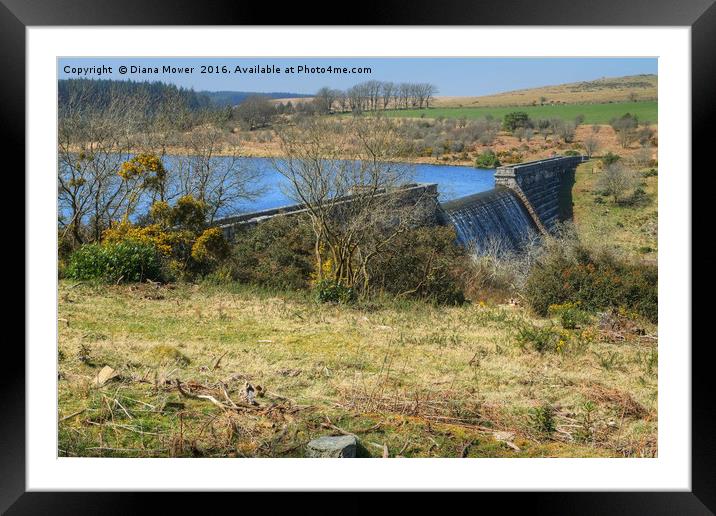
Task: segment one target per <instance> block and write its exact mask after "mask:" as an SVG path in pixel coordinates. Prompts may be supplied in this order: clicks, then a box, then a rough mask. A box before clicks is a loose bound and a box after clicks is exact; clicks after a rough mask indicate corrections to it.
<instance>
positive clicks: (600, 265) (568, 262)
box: [524, 243, 658, 322]
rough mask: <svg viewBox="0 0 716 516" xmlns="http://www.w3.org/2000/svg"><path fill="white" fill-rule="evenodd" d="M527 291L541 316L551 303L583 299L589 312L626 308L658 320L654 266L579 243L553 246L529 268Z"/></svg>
mask: <svg viewBox="0 0 716 516" xmlns="http://www.w3.org/2000/svg"><path fill="white" fill-rule="evenodd" d="M524 291H525V297H526V299H527V301H528V302H529V304H530V306H531V307H532V309H533V310H534V311H535V312H536V313H537V314H539V315H542V316H546V315H547V314H548V313H549V307H550V306H551V305H558V304H563V303H568V302H571V303H576V302H579V303H580V306H581V307H582V308H583V309H584V310H599V309H605V308H610V307H615V308H619V307H623V308H627V309H629V310H631V311H634V312H636V313H638V314H639V315H641V316H643V317H646V318H647V319H649V320H650V321H653V322H656V320H657V318H658V273H657V268H656V266H655V265H651V264H641V263H629V262H624V261H620V260H618V259H616V258H615V257H614V256H612V255H611V254H609V253H607V252H600V253H594V252H592V251H590V250H588V249H586V248H584V247H582V246H580V245H569V244H564V243H558V244H556V245H554V244H553V245H552V246H550V249H549V250H548V251H547V252H546V253H545V255H544V256H543V257H542V258H541V259H540V260H539V261H538V262H537V263H536V264H535V266H534V267H533V268H532V270H531V271H530V274H529V276H528V278H527V282H526V284H525V288H524Z"/></svg>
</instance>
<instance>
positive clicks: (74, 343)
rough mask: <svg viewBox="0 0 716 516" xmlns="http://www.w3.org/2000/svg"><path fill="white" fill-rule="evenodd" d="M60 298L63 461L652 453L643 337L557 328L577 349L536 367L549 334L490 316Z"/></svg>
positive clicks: (520, 318) (242, 298)
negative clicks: (328, 439) (525, 338)
mask: <svg viewBox="0 0 716 516" xmlns="http://www.w3.org/2000/svg"><path fill="white" fill-rule="evenodd" d="M59 299H60V302H59V317H60V322H59V381H58V384H59V415H58V416H59V421H60V423H59V449H60V451H59V453H60V456H113V457H114V456H130V457H134V456H202V457H207V456H229V457H254V456H276V457H283V456H302V455H303V453H304V446H305V444H306V443H307V442H308V441H309V440H310V439H312V438H315V437H317V436H320V435H327V434H334V435H336V434H340V433H342V432H351V433H355V434H356V435H357V436H358V437H359V439H360V442H361V443H362V447H361V449H360V454H361V455H363V456H375V457H383V456H390V457H394V456H405V457H418V456H423V457H425V456H436V457H546V456H560V457H561V456H581V457H586V456H616V457H621V456H654V455H655V454H656V435H657V422H656V420H657V416H656V403H657V376H656V360H657V358H656V356H657V355H656V342H655V339H654V337H652V336H651V335H653V333H654V331H655V330H654V328H653V327H650V326H648V325H646V326H643V327H641V326H640V329H639V331H622V332H620V333H619V335H614V334H613V333H609V332H606V333H605V332H603V331H601V330H600V329H599V327H598V326H597V324H596V322H595V323H594V324H593V325H590V326H588V327H585V328H584V329H580V330H564V329H560V328H559V326H558V325H557V326H554V331H557V332H559V334H560V338H561V339H563V340H564V342H565V345H564V350H563V351H562V352H561V353H555V352H548V353H543V354H540V353H538V352H536V351H534V350H532V349H531V348H530V347H529V346H524V345H521V344H520V343H519V342H518V339H517V334H518V332H519V328H521V327H523V326H524V325H525V324H529V325H530V327H531V325H532V324H533V323H534V324H537V325H540V326H543V327H544V326H546V325H550V324H551V322H549V321H545V320H541V321H532V320H531V318H530V316H529V315H528V313H527V312H526V311H525V310H523V309H522V308H519V307H510V306H483V304H482V303H479V302H475V303H473V304H472V305H470V306H465V307H454V308H439V307H433V306H431V305H428V304H425V303H420V302H416V303H406V304H395V303H386V304H380V305H371V306H360V305H359V306H356V307H350V306H341V305H317V304H316V303H315V302H314V301H313V300H312V299H309V298H307V297H304V296H303V295H298V294H297V295H291V294H282V295H275V294H270V293H267V292H262V291H254V290H251V289H248V288H246V287H240V286H234V287H233V288H230V287H226V286H224V287H221V288H218V287H211V286H205V285H203V286H198V285H193V286H192V285H176V286H159V285H151V284H142V285H133V286H106V285H104V286H99V285H88V284H71V283H69V282H66V281H61V282H60V287H59ZM105 366H109V367H111V368H112V370H113V372H112V371H108V370H107V369H105V370H104V371H105V372H104V373H101V374H100V371H102V370H103V368H105ZM108 372H111V373H112V374H108V375H107V376H112V375H116V376H114V377H113V378H110V379H109V380H108V381H106V383H103V382H104V378H102V375H103V374H106V373H108ZM98 376H99V377H100V378H101V379H100V381H98V380H97V378H98ZM246 382H249V383H250V384H251V385H252V386H254V387H255V389H256V391H257V392H258V393H260V394H264V395H263V396H260V397H258V398H257V401H258V405H256V406H252V405H248V403H247V401H246V398H245V397H244V395H243V390H244V387H245V384H246ZM259 386H260V387H259ZM201 396H204V397H201ZM212 398H213V401H212ZM218 400H221V402H220V403H222V404H224V405H226V404H228V403H232V404H235V405H236V408H234V409H229V410H227V409H225V408H219V407H218V406H217V405H216V404H215V403H214V402H215V401H218ZM228 400H232V401H231V402H229V401H228Z"/></svg>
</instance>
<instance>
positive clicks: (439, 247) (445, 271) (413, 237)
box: [368, 226, 470, 305]
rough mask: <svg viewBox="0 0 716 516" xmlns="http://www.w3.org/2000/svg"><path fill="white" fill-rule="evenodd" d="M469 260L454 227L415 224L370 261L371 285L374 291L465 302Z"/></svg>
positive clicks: (453, 302) (454, 302) (445, 301)
mask: <svg viewBox="0 0 716 516" xmlns="http://www.w3.org/2000/svg"><path fill="white" fill-rule="evenodd" d="M469 263H470V260H469V257H468V254H467V251H466V250H465V249H464V248H463V247H461V246H459V245H458V244H457V243H456V237H455V230H454V229H453V228H452V227H445V226H434V227H421V228H414V229H411V230H408V231H406V232H404V233H401V234H399V235H397V236H396V238H395V239H393V240H392V241H391V243H390V245H389V247H388V248H387V249H385V251H384V252H383V253H381V254H380V255H378V256H376V258H375V259H374V260H373V261H372V262H371V263H370V264H369V268H368V277H369V278H370V280H369V288H370V290H371V291H372V292H373V293H379V292H387V293H390V294H394V295H397V296H404V297H412V298H420V299H426V300H429V301H432V302H434V303H437V304H447V305H459V304H462V303H464V302H465V295H464V293H463V282H462V276H463V275H464V271H465V270H466V269H467V267H468V266H469Z"/></svg>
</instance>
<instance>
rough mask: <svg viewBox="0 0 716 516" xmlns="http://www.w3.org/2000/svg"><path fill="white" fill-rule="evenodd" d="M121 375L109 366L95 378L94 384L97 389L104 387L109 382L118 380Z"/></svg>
mask: <svg viewBox="0 0 716 516" xmlns="http://www.w3.org/2000/svg"><path fill="white" fill-rule="evenodd" d="M117 376H119V373H118V372H117V371H115V370H114V369H112V368H111V367H109V366H104V367H103V368H102V369H101V370H100V372H99V373H97V376H95V378H94V381H93V384H94V386H95V387H102V386H103V385H104V384H105V383H107V382H108V381H110V380H112V379H114V378H117Z"/></svg>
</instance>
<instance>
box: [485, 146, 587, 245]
mask: <svg viewBox="0 0 716 516" xmlns="http://www.w3.org/2000/svg"><path fill="white" fill-rule="evenodd" d="M583 161H584V158H583V157H582V156H557V157H554V158H548V159H542V160H538V161H530V162H527V163H519V164H517V165H509V166H503V167H498V169H497V171H496V172H495V185H496V186H504V187H506V188H510V189H511V190H513V191H515V193H516V194H517V195H518V196H519V197H520V198H521V200H522V201H523V203H524V204H525V205H526V206H525V208H526V209H527V211H528V212H530V211H533V212H534V214H536V216H537V217H538V220H537V221H534V222H535V225H537V226H538V227H539V225H540V223H541V224H542V225H543V226H544V228H546V230H547V231H550V230H552V229H553V228H554V226H555V225H556V224H557V223H558V222H559V221H561V220H566V219H569V218H571V216H572V206H571V195H570V194H571V189H572V185H573V184H574V171H575V169H576V168H577V165H579V164H580V163H582V162H583ZM540 229H541V228H540Z"/></svg>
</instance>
